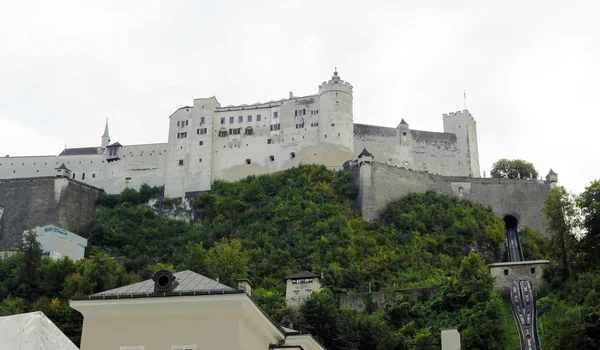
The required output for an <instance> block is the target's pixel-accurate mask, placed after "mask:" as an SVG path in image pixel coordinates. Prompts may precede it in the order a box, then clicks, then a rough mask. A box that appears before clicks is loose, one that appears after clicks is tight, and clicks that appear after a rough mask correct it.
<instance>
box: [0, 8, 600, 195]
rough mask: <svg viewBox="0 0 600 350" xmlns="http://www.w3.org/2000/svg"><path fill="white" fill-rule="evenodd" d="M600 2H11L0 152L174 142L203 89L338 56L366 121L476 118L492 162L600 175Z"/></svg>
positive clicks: (582, 180) (568, 181) (286, 77)
mask: <svg viewBox="0 0 600 350" xmlns="http://www.w3.org/2000/svg"><path fill="white" fill-rule="evenodd" d="M598 13H600V3H599V2H597V1H573V2H566V1H550V0H543V1H542V0H540V1H512V0H507V1H493V2H492V1H459V0H457V1H445V0H439V1H392V0H390V1H379V0H371V1H348V0H346V1H324V0H320V1H294V2H291V1H282V0H278V1H247V0H246V1H207V0H202V1H153V0H146V1H123V0H108V1H102V2H100V1H98V2H88V1H81V0H78V1H60V0H59V1H51V2H48V1H44V2H41V1H40V2H33V1H12V2H8V1H3V2H0V57H1V60H0V62H1V64H0V153H1V154H2V155H4V154H10V155H12V156H17V155H42V154H57V153H59V152H60V151H61V150H62V149H63V148H64V147H65V144H67V146H68V147H82V146H94V145H99V143H100V136H101V134H102V132H103V128H104V121H105V118H109V123H110V134H111V138H112V140H113V141H119V142H121V143H123V144H136V143H155V142H166V139H167V129H166V128H167V118H168V117H169V115H170V114H171V113H172V112H173V111H174V110H175V109H177V108H178V107H181V106H184V105H188V104H191V103H192V100H193V99H194V98H197V97H207V96H212V95H215V96H216V97H217V98H218V100H219V101H220V102H221V104H222V105H228V104H242V103H254V102H258V101H267V100H274V99H280V98H284V97H287V96H288V93H289V91H293V92H294V94H295V95H306V94H312V93H315V92H316V91H317V87H318V85H319V84H320V83H321V82H322V81H324V80H327V79H328V78H329V77H330V76H331V73H332V71H333V68H334V67H335V66H337V67H338V70H339V72H340V76H341V77H342V79H344V80H347V81H349V82H351V83H352V84H353V85H354V118H355V121H356V122H360V123H368V124H376V125H385V126H396V125H397V124H398V122H399V121H400V119H401V118H404V119H405V120H406V121H407V122H408V123H409V124H410V127H411V128H413V129H421V130H431V131H442V128H443V126H442V116H441V115H442V113H446V112H451V111H457V110H461V109H463V103H464V101H463V89H464V90H465V91H466V94H467V108H468V109H469V110H470V111H471V113H472V114H473V116H474V117H475V119H476V120H477V127H478V138H479V154H480V157H481V158H480V162H481V165H482V170H485V171H486V173H487V174H489V169H490V168H491V166H492V164H493V162H494V161H496V160H497V159H499V158H522V159H526V160H528V161H531V162H533V163H534V165H535V166H536V167H537V169H538V170H539V171H540V172H541V173H542V174H543V175H544V176H545V175H546V174H547V172H548V170H549V169H550V168H553V169H554V170H555V171H556V172H557V173H558V174H559V181H560V183H561V184H563V185H565V186H566V187H567V188H568V189H569V190H571V191H574V192H580V191H581V190H582V189H583V188H584V187H585V186H586V185H588V184H589V181H591V180H593V179H598V178H600V159H599V158H600V157H599V156H600V151H599V148H598V139H600V133H599V129H600V121H599V118H598V117H597V116H596V115H597V113H598V112H597V111H596V110H597V109H599V108H600V107H599V106H598V103H597V102H598V101H600V98H599V97H600V21H598Z"/></svg>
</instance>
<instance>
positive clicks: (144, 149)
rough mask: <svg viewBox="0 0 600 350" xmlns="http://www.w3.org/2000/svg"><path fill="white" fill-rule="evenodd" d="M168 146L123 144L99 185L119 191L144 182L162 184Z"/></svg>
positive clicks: (154, 184)
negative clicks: (118, 157)
mask: <svg viewBox="0 0 600 350" xmlns="http://www.w3.org/2000/svg"><path fill="white" fill-rule="evenodd" d="M168 146H169V145H168V144H166V143H155V144H146V145H129V146H123V147H122V149H121V153H120V159H119V160H116V161H111V162H110V163H108V165H107V176H106V177H105V178H103V183H102V186H100V187H102V188H104V190H105V191H106V192H107V193H119V192H121V191H123V190H124V189H125V188H126V187H131V188H136V189H138V188H140V186H141V185H142V184H144V183H147V184H148V185H150V186H162V185H163V184H164V179H165V162H166V159H167V154H168ZM65 165H66V166H67V168H69V166H68V165H67V164H65ZM69 169H70V168H69Z"/></svg>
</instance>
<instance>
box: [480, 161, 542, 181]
mask: <svg viewBox="0 0 600 350" xmlns="http://www.w3.org/2000/svg"><path fill="white" fill-rule="evenodd" d="M491 175H492V177H493V178H498V179H537V177H538V176H539V174H538V172H537V170H536V169H535V167H534V166H533V163H530V162H527V161H524V160H521V159H512V160H510V159H506V158H503V159H500V160H498V161H497V162H496V163H494V165H492V171H491Z"/></svg>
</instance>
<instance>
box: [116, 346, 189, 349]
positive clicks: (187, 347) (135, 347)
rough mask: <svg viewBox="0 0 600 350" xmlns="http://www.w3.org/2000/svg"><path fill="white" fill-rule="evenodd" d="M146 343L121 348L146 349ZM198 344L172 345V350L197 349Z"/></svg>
mask: <svg viewBox="0 0 600 350" xmlns="http://www.w3.org/2000/svg"><path fill="white" fill-rule="evenodd" d="M145 348H146V347H145V346H144V345H138V346H121V347H119V350H145ZM196 349H197V347H196V345H171V350H196Z"/></svg>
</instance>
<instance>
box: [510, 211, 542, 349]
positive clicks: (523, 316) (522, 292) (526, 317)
mask: <svg viewBox="0 0 600 350" xmlns="http://www.w3.org/2000/svg"><path fill="white" fill-rule="evenodd" d="M505 221H506V219H505ZM508 224H509V222H507V226H508ZM506 248H507V249H508V259H509V261H511V262H517V261H523V260H525V259H524V257H523V251H522V249H521V242H520V240H519V231H518V229H517V227H516V223H515V225H514V226H513V225H511V227H506ZM510 303H511V309H512V312H513V315H514V317H515V321H516V324H517V329H518V331H519V338H520V341H521V350H540V349H541V348H540V346H539V344H540V341H539V336H538V332H537V324H536V313H535V299H534V294H533V288H532V286H531V282H530V281H527V280H519V281H515V282H514V283H513V284H512V285H511V290H510Z"/></svg>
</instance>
